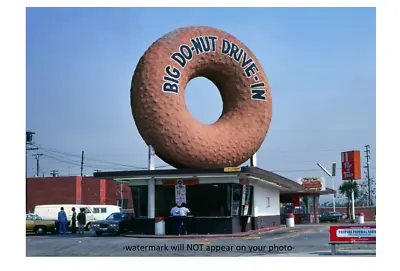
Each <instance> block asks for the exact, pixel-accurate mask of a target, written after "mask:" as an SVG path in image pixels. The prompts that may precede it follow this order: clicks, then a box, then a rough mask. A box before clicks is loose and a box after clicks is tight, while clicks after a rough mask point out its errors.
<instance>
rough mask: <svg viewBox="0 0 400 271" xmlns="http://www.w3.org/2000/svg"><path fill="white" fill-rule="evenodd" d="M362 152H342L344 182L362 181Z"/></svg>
mask: <svg viewBox="0 0 400 271" xmlns="http://www.w3.org/2000/svg"><path fill="white" fill-rule="evenodd" d="M360 160H361V158H360V151H347V152H342V180H345V181H348V180H360V179H361V161H360Z"/></svg>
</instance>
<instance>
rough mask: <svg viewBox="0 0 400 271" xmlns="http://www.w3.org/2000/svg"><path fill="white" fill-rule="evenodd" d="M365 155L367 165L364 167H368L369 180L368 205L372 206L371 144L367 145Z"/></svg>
mask: <svg viewBox="0 0 400 271" xmlns="http://www.w3.org/2000/svg"><path fill="white" fill-rule="evenodd" d="M364 147H365V151H364V152H365V157H366V158H367V165H366V166H365V167H364V168H366V169H367V180H368V206H372V202H371V178H370V177H369V159H370V158H371V156H370V152H371V151H370V146H369V145H365V146H364Z"/></svg>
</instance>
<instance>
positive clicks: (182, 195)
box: [175, 180, 187, 205]
mask: <svg viewBox="0 0 400 271" xmlns="http://www.w3.org/2000/svg"><path fill="white" fill-rule="evenodd" d="M175 202H176V203H177V204H178V205H180V204H181V203H182V202H184V203H187V201H186V186H185V185H184V184H183V183H182V180H178V184H177V185H175Z"/></svg>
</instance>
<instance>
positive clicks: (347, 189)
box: [339, 181, 360, 217]
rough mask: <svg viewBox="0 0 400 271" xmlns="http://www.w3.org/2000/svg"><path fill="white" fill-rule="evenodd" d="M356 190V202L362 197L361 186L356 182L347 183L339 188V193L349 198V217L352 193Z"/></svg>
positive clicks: (348, 214) (348, 215)
mask: <svg viewBox="0 0 400 271" xmlns="http://www.w3.org/2000/svg"><path fill="white" fill-rule="evenodd" d="M352 190H354V201H356V199H357V198H358V197H359V195H360V189H359V185H358V184H357V183H356V182H355V181H345V182H343V183H342V185H341V186H340V187H339V193H340V194H342V195H343V196H345V197H346V198H347V217H350V203H351V192H352Z"/></svg>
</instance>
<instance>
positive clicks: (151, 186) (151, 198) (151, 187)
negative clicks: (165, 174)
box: [147, 178, 156, 218]
mask: <svg viewBox="0 0 400 271" xmlns="http://www.w3.org/2000/svg"><path fill="white" fill-rule="evenodd" d="M155 183H156V182H155V180H154V178H151V179H150V180H149V183H148V189H147V193H148V195H147V198H148V202H147V208H148V210H147V211H148V214H147V217H148V218H154V216H155V215H154V213H155V212H154V209H155V207H156V201H155V192H156V191H155V187H156V186H155Z"/></svg>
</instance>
